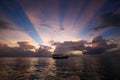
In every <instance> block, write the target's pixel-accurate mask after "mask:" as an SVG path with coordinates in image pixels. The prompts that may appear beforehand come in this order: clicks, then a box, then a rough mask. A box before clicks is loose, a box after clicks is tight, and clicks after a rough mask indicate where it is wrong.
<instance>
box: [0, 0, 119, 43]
mask: <svg viewBox="0 0 120 80" xmlns="http://www.w3.org/2000/svg"><path fill="white" fill-rule="evenodd" d="M119 3H120V2H119V1H118V0H116V1H114V0H100V1H96V0H92V1H90V0H36V1H34V0H10V1H9V0H1V1H0V31H1V32H0V33H1V34H0V39H1V40H5V41H9V40H14V41H15V40H17V41H20V40H23V37H24V40H32V42H34V43H37V44H43V45H50V44H49V42H50V41H55V42H64V41H77V40H83V39H84V40H85V39H89V38H90V36H92V37H95V36H98V35H101V36H105V37H107V36H108V35H107V32H108V33H109V31H110V33H111V34H117V33H119V31H120V28H119V27H117V28H118V29H117V30H118V31H117V32H116V33H115V32H114V30H115V29H116V27H114V26H116V25H113V24H109V22H108V21H107V18H109V17H104V16H103V15H105V14H108V13H111V14H114V15H115V16H116V15H117V14H118V16H119V10H120V8H119ZM111 17H112V16H111ZM102 19H103V20H102ZM105 20H106V23H105ZM103 21H104V23H103ZM112 22H113V21H112ZM103 24H104V25H105V26H106V25H107V24H108V25H107V26H109V25H110V26H112V27H110V28H112V29H111V30H113V31H111V30H110V29H109V27H107V28H105V29H101V28H100V30H99V31H97V32H95V33H96V34H94V33H93V32H94V30H98V28H97V27H98V26H103ZM118 26H119V25H118ZM10 31H12V33H11V32H10ZM91 31H92V33H93V34H94V35H91ZM16 32H19V33H21V34H19V35H18V34H16ZM23 34H24V35H23ZM3 35H4V38H3ZM8 35H9V37H8ZM13 35H14V36H13ZM15 35H16V36H17V35H18V37H19V38H17V37H15ZM25 35H26V36H28V37H29V38H30V39H29V38H27V37H26V36H25ZM10 36H12V37H10ZM25 37H26V38H25ZM18 39H19V40H18ZM24 40H23V41H24ZM17 41H16V42H17ZM13 45H15V44H13Z"/></svg>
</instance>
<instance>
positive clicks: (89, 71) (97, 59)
mask: <svg viewBox="0 0 120 80" xmlns="http://www.w3.org/2000/svg"><path fill="white" fill-rule="evenodd" d="M119 59H120V58H119V57H115V58H114V57H108V56H81V57H71V58H68V59H52V58H0V80H120V77H119V76H120V75H119V71H120V65H119V64H118V63H119Z"/></svg>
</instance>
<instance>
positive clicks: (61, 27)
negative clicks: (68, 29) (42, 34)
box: [40, 24, 64, 30]
mask: <svg viewBox="0 0 120 80" xmlns="http://www.w3.org/2000/svg"><path fill="white" fill-rule="evenodd" d="M40 25H41V26H45V27H48V28H55V27H54V26H53V25H48V24H40ZM55 29H58V30H64V28H63V26H60V28H55Z"/></svg>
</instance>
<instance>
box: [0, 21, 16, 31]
mask: <svg viewBox="0 0 120 80" xmlns="http://www.w3.org/2000/svg"><path fill="white" fill-rule="evenodd" d="M10 26H12V24H10V23H9V22H7V21H4V20H0V30H4V29H11V30H17V29H15V28H13V27H10Z"/></svg>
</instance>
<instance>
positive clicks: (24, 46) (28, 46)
mask: <svg viewBox="0 0 120 80" xmlns="http://www.w3.org/2000/svg"><path fill="white" fill-rule="evenodd" d="M17 44H18V45H19V47H20V48H22V49H34V48H35V46H33V45H31V44H30V42H27V41H22V42H17Z"/></svg>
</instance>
